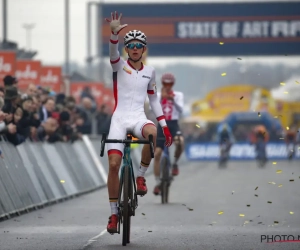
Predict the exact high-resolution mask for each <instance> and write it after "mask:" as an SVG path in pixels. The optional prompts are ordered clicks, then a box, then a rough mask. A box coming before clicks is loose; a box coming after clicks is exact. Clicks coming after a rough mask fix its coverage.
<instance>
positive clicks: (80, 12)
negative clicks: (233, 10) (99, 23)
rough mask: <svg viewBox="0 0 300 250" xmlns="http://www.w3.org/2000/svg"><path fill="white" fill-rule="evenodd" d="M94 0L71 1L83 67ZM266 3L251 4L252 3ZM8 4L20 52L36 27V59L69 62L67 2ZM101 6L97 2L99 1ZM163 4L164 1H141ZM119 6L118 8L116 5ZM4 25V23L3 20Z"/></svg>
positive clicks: (18, 0)
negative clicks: (29, 28)
mask: <svg viewBox="0 0 300 250" xmlns="http://www.w3.org/2000/svg"><path fill="white" fill-rule="evenodd" d="M89 1H90V0H70V59H71V61H75V62H77V63H78V64H81V65H83V64H84V63H85V58H86V55H87V48H86V46H87V41H86V26H87V24H86V5H87V2H89ZM137 1H138V0H133V1H128V0H123V1H122V0H102V2H109V3H125V2H135V3H136V2H137ZM254 1H260V2H266V0H251V2H254ZM7 2H8V39H9V40H12V41H15V42H17V43H18V44H19V47H20V48H26V46H27V44H26V31H25V29H24V28H23V25H24V24H34V25H35V27H34V28H33V29H32V32H31V48H32V49H34V50H37V51H38V55H37V56H36V57H35V59H38V60H42V61H43V64H48V65H50V64H53V65H61V64H62V63H63V61H64V59H65V49H64V46H65V44H64V43H65V39H64V32H65V31H64V29H65V28H64V0H7ZM96 2H97V1H96ZM138 2H139V3H141V4H142V3H144V2H161V0H148V1H141V0H139V1H138ZM173 2H184V3H189V2H245V1H243V0H235V1H232V0H202V1H199V0H186V1H179V0H177V1H172V0H169V1H168V3H173ZM116 6H117V5H116ZM95 10H96V9H95V8H94V10H93V17H94V18H93V23H94V24H95V23H96V19H95V16H96V12H95ZM0 11H1V12H0V13H1V17H2V1H1V3H0ZM108 15H109V13H108ZM1 23H2V20H1ZM0 26H1V27H0V40H2V39H3V37H2V25H0ZM92 30H93V34H92V40H93V44H92V46H93V54H94V55H95V54H96V53H95V52H96V43H95V41H96V36H95V35H96V34H95V33H96V26H95V25H93V27H92ZM182 60H187V58H181V61H182ZM188 60H189V62H190V63H193V64H198V65H199V64H205V65H208V64H209V65H212V66H218V65H220V64H224V63H226V62H231V61H232V60H236V59H235V58H234V59H231V58H222V59H220V58H203V57H202V58H201V59H200V58H192V59H191V58H189V59H188ZM178 61H179V59H174V58H149V60H148V62H149V63H150V64H155V65H166V64H169V63H177V62H178ZM247 61H248V62H249V63H255V62H257V61H260V62H265V63H276V62H283V63H286V64H290V65H294V64H295V63H297V62H299V61H300V60H299V58H298V57H280V58H272V59H271V60H270V58H259V57H256V58H247Z"/></svg>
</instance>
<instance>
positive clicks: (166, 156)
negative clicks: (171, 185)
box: [161, 146, 171, 167]
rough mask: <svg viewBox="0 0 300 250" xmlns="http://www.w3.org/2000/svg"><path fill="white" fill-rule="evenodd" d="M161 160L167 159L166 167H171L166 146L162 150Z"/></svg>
mask: <svg viewBox="0 0 300 250" xmlns="http://www.w3.org/2000/svg"><path fill="white" fill-rule="evenodd" d="M163 158H167V160H168V167H170V165H171V160H170V152H169V148H168V147H166V146H164V150H163V152H162V156H161V159H163ZM161 161H162V160H161Z"/></svg>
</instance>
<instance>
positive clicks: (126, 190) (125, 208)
mask: <svg viewBox="0 0 300 250" xmlns="http://www.w3.org/2000/svg"><path fill="white" fill-rule="evenodd" d="M105 143H123V144H125V147H124V153H123V165H122V167H121V173H120V187H119V195H118V204H117V206H118V218H119V223H118V234H120V223H122V224H123V236H122V245H123V246H126V244H127V243H130V223H131V216H135V210H136V208H137V207H138V198H137V194H136V184H135V177H134V172H133V166H132V160H131V157H130V151H131V150H130V144H132V143H138V144H150V151H151V157H152V158H154V145H153V135H149V140H132V135H131V134H128V135H127V139H125V140H116V139H106V134H102V140H101V152H100V156H101V157H103V155H104V147H105ZM122 192H123V193H122ZM122 194H123V196H122Z"/></svg>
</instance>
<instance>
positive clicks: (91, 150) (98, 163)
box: [79, 135, 107, 184]
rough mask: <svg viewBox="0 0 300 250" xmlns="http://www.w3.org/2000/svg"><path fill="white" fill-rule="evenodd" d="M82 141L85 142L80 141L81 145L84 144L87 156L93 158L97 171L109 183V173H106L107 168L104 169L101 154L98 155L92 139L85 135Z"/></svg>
mask: <svg viewBox="0 0 300 250" xmlns="http://www.w3.org/2000/svg"><path fill="white" fill-rule="evenodd" d="M82 140H83V141H79V143H84V145H85V152H86V155H88V156H89V158H91V159H92V160H93V163H94V165H95V166H96V167H97V169H98V171H99V173H100V175H101V177H102V180H103V181H104V183H105V184H106V183H107V172H106V171H105V168H104V167H103V164H102V162H101V161H100V159H99V154H97V152H96V150H95V148H94V147H93V144H92V142H91V140H90V138H89V137H88V136H87V135H83V136H82Z"/></svg>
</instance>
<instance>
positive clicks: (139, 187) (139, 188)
mask: <svg viewBox="0 0 300 250" xmlns="http://www.w3.org/2000/svg"><path fill="white" fill-rule="evenodd" d="M147 191H148V189H147V186H146V180H145V178H144V177H142V176H139V177H137V178H136V194H137V195H141V196H144V195H145V194H147Z"/></svg>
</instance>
